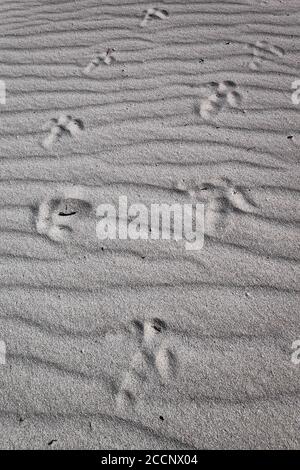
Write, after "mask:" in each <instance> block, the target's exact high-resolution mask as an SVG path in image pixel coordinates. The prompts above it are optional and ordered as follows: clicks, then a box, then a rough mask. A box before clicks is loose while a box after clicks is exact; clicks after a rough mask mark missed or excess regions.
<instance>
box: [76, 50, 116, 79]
mask: <svg viewBox="0 0 300 470" xmlns="http://www.w3.org/2000/svg"><path fill="white" fill-rule="evenodd" d="M114 52H115V49H114V48H113V47H112V48H108V49H107V50H106V52H104V53H103V54H99V55H96V56H95V57H94V58H93V59H92V60H91V62H90V63H89V64H88V65H87V66H86V67H85V69H84V70H83V73H85V74H87V75H88V74H89V73H91V72H93V71H94V70H95V69H96V68H97V67H99V65H100V64H101V63H103V64H105V65H111V64H112V63H113V62H115V61H116V59H115V57H114V55H113V54H114Z"/></svg>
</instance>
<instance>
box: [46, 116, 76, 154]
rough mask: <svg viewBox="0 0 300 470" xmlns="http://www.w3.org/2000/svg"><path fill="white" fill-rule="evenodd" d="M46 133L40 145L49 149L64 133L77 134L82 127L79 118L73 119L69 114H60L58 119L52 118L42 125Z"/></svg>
mask: <svg viewBox="0 0 300 470" xmlns="http://www.w3.org/2000/svg"><path fill="white" fill-rule="evenodd" d="M44 129H46V130H48V134H47V136H46V137H45V139H44V140H43V142H42V146H43V147H44V148H46V149H50V148H51V147H52V146H53V144H55V143H56V142H57V141H58V140H60V139H61V138H62V137H63V136H64V135H70V136H72V137H74V136H77V135H79V134H80V132H81V131H82V130H83V129H84V125H83V122H82V120H81V119H73V118H72V116H70V115H67V116H66V115H64V114H62V115H61V116H59V118H58V119H56V118H53V119H51V120H50V121H49V123H47V124H46V126H44Z"/></svg>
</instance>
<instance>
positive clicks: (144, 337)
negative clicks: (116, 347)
mask: <svg viewBox="0 0 300 470" xmlns="http://www.w3.org/2000/svg"><path fill="white" fill-rule="evenodd" d="M132 326H133V331H134V335H135V337H136V338H137V339H138V342H139V344H140V346H139V349H138V351H137V352H136V353H135V354H134V356H133V358H132V360H131V363H130V367H129V370H128V371H127V372H126V374H125V375H124V377H123V380H122V383H121V386H120V390H119V392H118V394H117V397H116V402H117V406H118V408H119V410H120V411H122V410H124V409H127V408H128V407H130V408H133V407H134V404H135V402H136V397H137V395H138V394H139V393H141V389H142V386H143V383H145V382H147V381H148V380H149V375H150V374H151V371H152V372H156V373H157V374H158V376H159V377H160V380H161V381H163V382H166V381H169V380H171V379H172V378H174V377H175V375H176V374H177V369H178V365H177V357H176V355H175V354H174V353H173V352H172V351H171V350H170V349H169V348H168V347H167V345H166V342H165V340H166V330H167V326H166V323H165V322H164V321H162V320H160V319H159V318H154V319H152V320H151V321H146V322H144V323H142V322H140V321H135V322H133V324H132Z"/></svg>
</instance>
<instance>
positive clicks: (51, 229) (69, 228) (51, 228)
mask: <svg viewBox="0 0 300 470" xmlns="http://www.w3.org/2000/svg"><path fill="white" fill-rule="evenodd" d="M91 212H92V206H91V204H90V203H88V202H86V201H84V200H82V199H73V198H66V199H63V198H62V199H50V200H46V201H44V202H42V203H41V204H40V206H39V210H38V215H37V219H36V229H37V232H38V233H39V234H41V235H46V236H48V237H49V238H50V239H51V240H53V241H56V242H63V241H65V240H67V239H69V238H70V235H71V233H72V232H73V231H74V223H73V220H74V217H76V220H77V223H78V218H80V217H81V218H83V217H86V216H89V215H91Z"/></svg>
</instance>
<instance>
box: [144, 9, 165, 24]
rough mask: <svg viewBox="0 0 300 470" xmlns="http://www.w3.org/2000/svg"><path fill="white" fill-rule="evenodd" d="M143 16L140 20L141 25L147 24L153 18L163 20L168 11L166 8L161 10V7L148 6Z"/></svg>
mask: <svg viewBox="0 0 300 470" xmlns="http://www.w3.org/2000/svg"><path fill="white" fill-rule="evenodd" d="M143 13H144V18H143V21H142V22H141V27H142V28H143V27H144V26H146V25H147V23H148V21H149V20H150V19H154V20H157V19H159V20H165V19H166V18H168V16H169V12H168V11H167V10H162V9H161V8H148V10H146V11H144V12H143Z"/></svg>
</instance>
